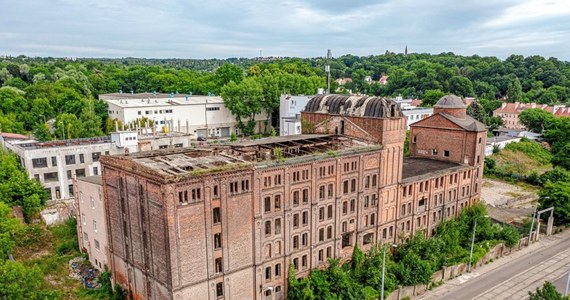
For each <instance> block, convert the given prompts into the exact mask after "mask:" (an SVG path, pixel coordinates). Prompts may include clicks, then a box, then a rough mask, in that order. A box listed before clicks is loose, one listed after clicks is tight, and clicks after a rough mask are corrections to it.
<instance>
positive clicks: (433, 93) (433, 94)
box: [422, 90, 445, 107]
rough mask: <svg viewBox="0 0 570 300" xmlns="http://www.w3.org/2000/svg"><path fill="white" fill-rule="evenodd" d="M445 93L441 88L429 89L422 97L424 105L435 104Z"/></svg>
mask: <svg viewBox="0 0 570 300" xmlns="http://www.w3.org/2000/svg"><path fill="white" fill-rule="evenodd" d="M443 96H445V93H444V92H442V91H441V90H427V91H425V92H424V96H423V99H422V106H428V107H429V106H434V105H435V104H436V103H437V101H439V99H441V97H443Z"/></svg>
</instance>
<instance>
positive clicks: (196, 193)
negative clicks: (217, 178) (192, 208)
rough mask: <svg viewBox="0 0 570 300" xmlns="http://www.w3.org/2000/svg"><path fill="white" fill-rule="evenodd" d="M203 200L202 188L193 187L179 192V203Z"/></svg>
mask: <svg viewBox="0 0 570 300" xmlns="http://www.w3.org/2000/svg"><path fill="white" fill-rule="evenodd" d="M189 192H190V193H189ZM189 196H190V197H189ZM201 200H202V189H201V188H193V189H190V190H186V191H179V192H178V203H179V204H183V205H185V204H188V203H193V202H198V201H201Z"/></svg>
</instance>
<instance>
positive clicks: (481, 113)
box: [467, 101, 486, 123]
mask: <svg viewBox="0 0 570 300" xmlns="http://www.w3.org/2000/svg"><path fill="white" fill-rule="evenodd" d="M467 114H468V115H469V116H471V117H472V118H473V119H475V120H477V121H479V122H481V123H484V122H485V116H486V114H485V110H484V109H483V107H482V106H481V105H480V104H479V103H477V101H473V102H472V103H471V104H470V105H469V106H467Z"/></svg>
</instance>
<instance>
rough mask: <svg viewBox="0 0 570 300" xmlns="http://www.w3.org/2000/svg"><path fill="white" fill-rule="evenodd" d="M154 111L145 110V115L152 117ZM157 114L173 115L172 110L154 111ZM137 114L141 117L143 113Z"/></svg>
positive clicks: (138, 112)
mask: <svg viewBox="0 0 570 300" xmlns="http://www.w3.org/2000/svg"><path fill="white" fill-rule="evenodd" d="M152 112H153V111H152V110H145V111H144V114H145V115H152ZM154 113H155V114H171V113H172V109H161V110H155V111H154ZM137 114H138V115H139V116H140V115H142V111H140V110H139V111H137Z"/></svg>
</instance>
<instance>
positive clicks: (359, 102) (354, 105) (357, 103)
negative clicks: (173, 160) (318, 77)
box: [305, 94, 403, 118]
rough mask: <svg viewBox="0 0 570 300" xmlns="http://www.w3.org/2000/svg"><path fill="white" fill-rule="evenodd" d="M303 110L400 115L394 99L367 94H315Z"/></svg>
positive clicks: (327, 112)
mask: <svg viewBox="0 0 570 300" xmlns="http://www.w3.org/2000/svg"><path fill="white" fill-rule="evenodd" d="M305 112H313V113H324V114H333V115H349V116H355V117H376V118H390V117H396V118H397V117H402V116H403V114H402V111H401V110H400V106H399V105H398V103H397V102H396V101H394V100H389V99H385V98H380V97H369V96H349V95H334V94H332V95H317V96H315V97H313V98H311V100H309V102H308V103H307V106H306V107H305Z"/></svg>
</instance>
